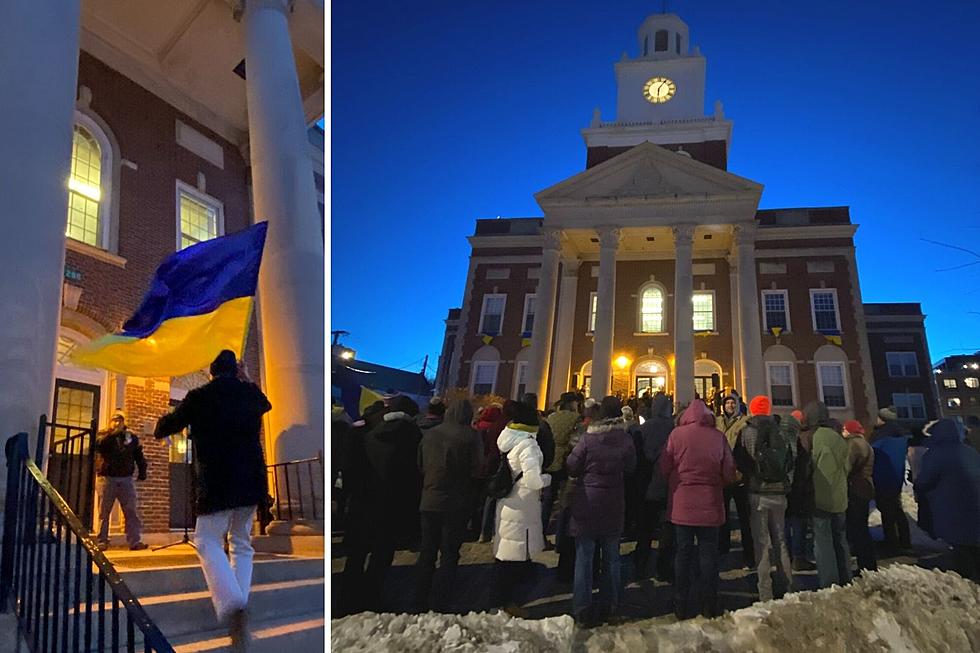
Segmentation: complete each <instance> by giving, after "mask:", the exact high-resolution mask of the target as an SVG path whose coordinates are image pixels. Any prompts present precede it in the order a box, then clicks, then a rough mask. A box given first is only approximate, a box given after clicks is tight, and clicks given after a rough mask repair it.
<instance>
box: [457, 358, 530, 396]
mask: <svg viewBox="0 0 980 653" xmlns="http://www.w3.org/2000/svg"><path fill="white" fill-rule="evenodd" d="M530 364H531V361H517V363H515V364H514V385H513V386H512V387H513V390H511V398H512V399H513V400H514V401H520V400H521V397H520V395H519V394H518V393H517V390H518V386H519V385H520V382H521V369H522V368H523V369H525V370H526V369H527V367H528V365H530ZM524 374H525V379H526V378H527V372H525V373H524ZM524 392H527V384H526V383H525V387H524ZM471 394H472V393H471Z"/></svg>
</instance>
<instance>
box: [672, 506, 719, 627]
mask: <svg viewBox="0 0 980 653" xmlns="http://www.w3.org/2000/svg"><path fill="white" fill-rule="evenodd" d="M674 535H675V537H676V542H677V552H676V554H675V557H674V614H675V615H677V618H678V619H690V618H691V617H694V616H697V614H698V613H699V612H700V614H702V615H704V616H705V617H708V618H711V617H716V616H718V614H719V612H718V565H719V561H718V527H717V526H680V525H675V526H674ZM695 540H696V541H697V542H696V543H695ZM695 556H696V557H697V563H695Z"/></svg>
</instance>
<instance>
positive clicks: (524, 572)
mask: <svg viewBox="0 0 980 653" xmlns="http://www.w3.org/2000/svg"><path fill="white" fill-rule="evenodd" d="M532 564H533V563H532V562H531V561H530V560H521V561H512V560H494V561H493V579H492V581H491V585H490V607H491V608H499V607H502V606H507V605H515V604H519V603H520V601H518V599H517V596H518V591H517V590H518V587H519V586H520V585H521V584H522V583H524V582H525V581H527V580H528V579H529V578H530V577H531V575H532V573H533V571H534V569H533V567H532Z"/></svg>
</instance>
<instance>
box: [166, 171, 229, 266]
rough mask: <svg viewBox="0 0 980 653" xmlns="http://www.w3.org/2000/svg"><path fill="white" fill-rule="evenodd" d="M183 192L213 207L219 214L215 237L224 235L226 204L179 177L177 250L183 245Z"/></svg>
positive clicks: (175, 197) (176, 196)
mask: <svg viewBox="0 0 980 653" xmlns="http://www.w3.org/2000/svg"><path fill="white" fill-rule="evenodd" d="M182 193H183V194H185V195H188V196H189V197H190V198H191V199H193V200H196V201H198V202H200V203H201V204H207V205H208V206H210V207H211V208H213V209H214V210H215V213H216V214H217V219H218V224H217V228H218V233H217V235H216V236H215V237H216V238H220V237H221V236H224V235H225V204H224V202H222V201H221V200H219V199H218V198H216V197H212V196H210V195H208V194H207V193H202V192H201V191H199V190H198V189H196V188H194V187H193V186H191V185H190V184H185V183H184V182H182V181H181V180H179V179H178V180H177V189H176V191H175V192H174V201H175V202H176V211H175V212H176V214H177V236H176V246H177V251H178V252H179V251H180V250H181V247H180V245H181V242H180V236H181V230H182V225H181V223H180V196H181V194H182Z"/></svg>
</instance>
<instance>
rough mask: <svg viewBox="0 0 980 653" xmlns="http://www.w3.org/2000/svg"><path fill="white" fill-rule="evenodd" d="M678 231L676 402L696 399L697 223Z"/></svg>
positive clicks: (676, 271) (675, 301)
mask: <svg viewBox="0 0 980 653" xmlns="http://www.w3.org/2000/svg"><path fill="white" fill-rule="evenodd" d="M673 232H674V250H675V262H674V403H675V404H676V405H679V404H686V403H689V402H690V401H691V400H692V399H694V270H693V267H694V262H693V258H694V252H693V250H694V242H693V241H694V225H692V224H681V225H677V226H676V227H674V228H673Z"/></svg>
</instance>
